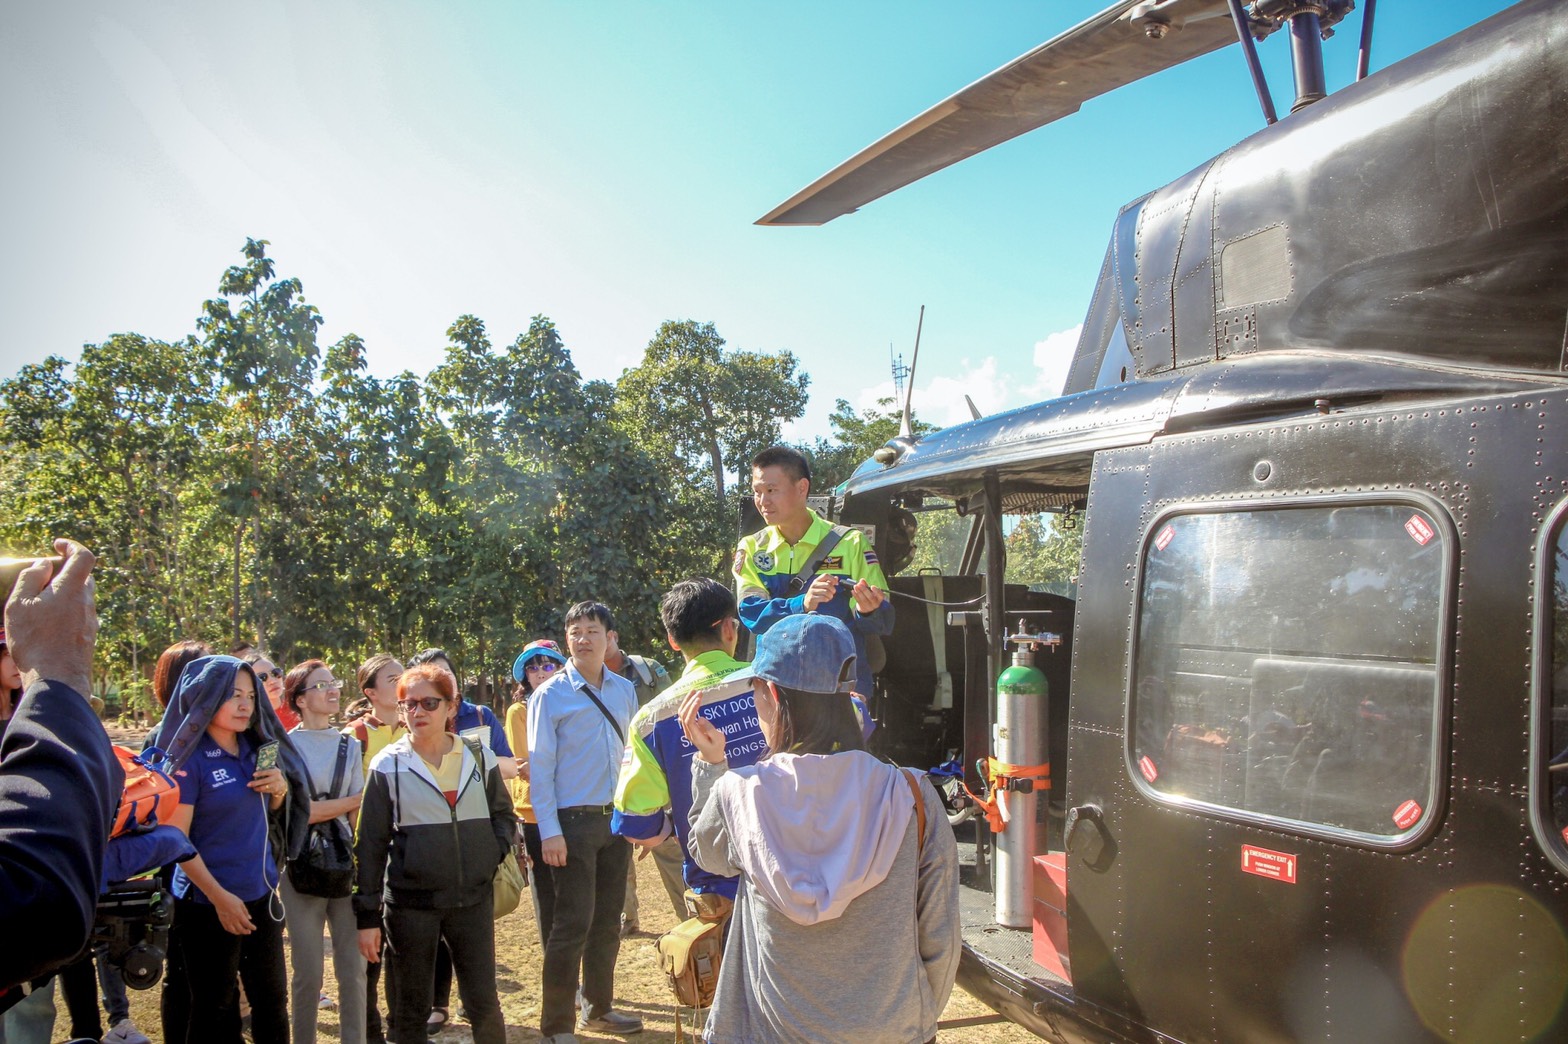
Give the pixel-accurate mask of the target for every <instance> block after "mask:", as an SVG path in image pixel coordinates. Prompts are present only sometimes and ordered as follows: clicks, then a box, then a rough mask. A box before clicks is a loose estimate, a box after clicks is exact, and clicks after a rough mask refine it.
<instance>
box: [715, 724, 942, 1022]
mask: <svg viewBox="0 0 1568 1044" xmlns="http://www.w3.org/2000/svg"><path fill="white" fill-rule="evenodd" d="M901 775H902V773H901V771H900V770H899V769H897V768H895V767H893V766H892V765H888V764H886V763H884V762H881V761H878V760H877V759H876V758H874V757H872V756H871V755H870V754H867V753H865V752H864V751H848V752H845V753H842V754H831V755H817V754H775V755H773V756H772V757H769V758H767V759H766V760H764V761H762V762H759V763H758V764H756V765H750V766H746V767H744V768H739V769H735V770H733V771H728V770H726V769H725V768H724V767H722V766H716V765H709V764H707V763H706V762H704V761H703V760H702V759H701V758H694V759H693V760H692V778H691V784H692V807H691V825H692V832H691V839H690V848H691V856H692V860H693V861H694V862H696V863H697V865H698V866H700V867H702V868H703V869H704V870H707V871H708V872H709V873H714V874H722V875H726V876H728V875H735V874H739V875H741V884H740V889H739V892H738V893H737V895H736V897H735V913H734V918H733V920H732V921H731V922H730V927H729V937H728V940H727V942H726V943H725V947H724V963H723V967H722V968H721V970H720V972H719V988H718V995H717V997H715V999H714V1003H713V1007H712V1008H711V1009H710V1011H709V1015H708V1024H707V1031H706V1035H707V1039H708V1041H709V1042H710V1044H775V1042H783V1041H838V1040H853V1041H855V1042H856V1044H924V1042H926V1041H929V1040H931V1039H932V1038H934V1037H935V1036H936V1023H937V1017H938V1016H939V1015H940V1014H941V1012H942V1009H943V1008H944V1007H945V1006H946V1005H947V998H948V995H949V994H950V993H951V992H952V989H953V979H954V976H955V975H956V974H957V972H958V956H959V947H960V939H959V915H958V847H957V845H956V843H955V842H954V840H953V829H952V827H950V826H948V824H947V817H946V815H945V812H944V809H943V807H942V801H941V799H940V798H939V797H938V796H937V793H936V791H935V789H933V788H932V786H931V784H930V783H929V782H927V781H926V780H925V777H924V776H921V777H920V779H921V782H920V791H921V795H922V797H923V798H924V801H925V806H926V838H925V846H924V848H923V849H922V850H921V851H918V852H917V851H916V848H917V843H916V831H917V824H916V820H915V817H914V815H913V811H914V800H913V795H912V794H911V793H910V790H909V785H908V783H906V782H905V781H904V780H903V779H901V778H900V776H901Z"/></svg>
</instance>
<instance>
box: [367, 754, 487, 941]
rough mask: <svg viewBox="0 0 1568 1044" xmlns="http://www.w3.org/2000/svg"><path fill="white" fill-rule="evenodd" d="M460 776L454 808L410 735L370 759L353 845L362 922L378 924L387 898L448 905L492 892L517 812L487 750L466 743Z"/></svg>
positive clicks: (401, 902) (466, 902) (469, 902)
mask: <svg viewBox="0 0 1568 1044" xmlns="http://www.w3.org/2000/svg"><path fill="white" fill-rule="evenodd" d="M476 754H477V756H478V759H479V760H476V759H475V756H476ZM459 779H460V780H461V782H460V783H459V785H458V797H457V806H456V807H455V808H454V807H452V806H451V805H449V804H448V803H447V800H446V795H445V794H443V793H441V791H440V789H438V788H437V786H436V782H435V777H434V776H433V775H432V774H431V772H430V767H429V766H428V765H426V764H425V762H424V759H423V758H421V757H420V756H419V755H418V754H417V753H415V751H414V749H413V746H412V740H411V737H409V736H402V737H400V738H398V739H396V740H394V741H393V742H392V743H390V744H388V745H387V746H386V747H385V748H383V749H382V751H381V753H379V754H377V755H376V756H375V758H373V759H372V760H371V762H370V774H369V776H368V778H367V779H366V780H365V796H364V800H363V802H362V803H361V805H360V807H359V837H358V840H357V842H356V844H355V846H354V852H355V855H356V856H357V857H358V861H359V887H358V888H357V889H356V894H355V896H354V913H355V915H356V916H357V918H358V920H359V926H360V927H361V928H379V927H380V926H381V907H382V904H383V903H390V904H392V905H394V906H407V907H413V908H416V909H426V910H429V909H442V910H444V909H453V908H455V907H462V906H472V905H473V904H474V903H477V902H481V901H488V900H489V899H490V896H491V882H492V881H493V880H494V878H495V868H496V867H497V866H498V865H500V863H501V860H503V859H505V858H506V854H507V852H509V851H510V850H511V848H512V841H513V838H515V837H516V833H517V817H516V815H515V814H514V813H513V811H512V798H511V795H510V794H508V793H507V790H506V786H505V785H504V784H503V783H502V781H501V770H500V768H499V767H498V765H497V762H496V759H495V755H494V754H492V753H491V752H490V751H489V750H487V749H485V748H484V747H482V746H480V745H479V744H476V743H464V744H463V769H462V775H461V776H460V777H459Z"/></svg>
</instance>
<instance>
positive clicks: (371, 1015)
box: [365, 942, 396, 1044]
mask: <svg viewBox="0 0 1568 1044" xmlns="http://www.w3.org/2000/svg"><path fill="white" fill-rule="evenodd" d="M387 960H388V954H387V948H386V944H385V942H383V943H382V946H381V960H379V961H366V962H365V1044H386V1039H387V1036H386V1031H385V1030H383V1029H382V1027H381V1007H380V1004H379V1002H378V1001H377V999H376V984H377V983H379V982H380V981H381V969H382V967H383V966H385V965H387ZM386 980H387V1022H388V1023H390V1022H391V1021H392V1006H393V1005H394V1004H395V1003H396V1001H394V1000H393V999H392V970H391V968H390V966H388V967H387V974H386Z"/></svg>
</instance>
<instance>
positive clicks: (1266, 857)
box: [1241, 845, 1296, 884]
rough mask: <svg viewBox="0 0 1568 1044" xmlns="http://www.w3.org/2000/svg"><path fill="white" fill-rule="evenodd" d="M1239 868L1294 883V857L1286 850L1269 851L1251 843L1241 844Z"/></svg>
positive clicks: (1260, 875) (1261, 875) (1250, 872)
mask: <svg viewBox="0 0 1568 1044" xmlns="http://www.w3.org/2000/svg"><path fill="white" fill-rule="evenodd" d="M1241 869H1242V871H1243V872H1245V873H1249V874H1256V875H1257V876H1259V877H1267V878H1269V879H1270V880H1274V881H1283V882H1285V883H1286V884H1295V883H1296V857H1295V856H1293V855H1291V854H1290V853H1288V852H1271V851H1270V850H1269V849H1267V848H1257V847H1254V846H1253V845H1242V846H1241Z"/></svg>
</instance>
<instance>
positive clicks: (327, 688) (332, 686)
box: [299, 678, 343, 692]
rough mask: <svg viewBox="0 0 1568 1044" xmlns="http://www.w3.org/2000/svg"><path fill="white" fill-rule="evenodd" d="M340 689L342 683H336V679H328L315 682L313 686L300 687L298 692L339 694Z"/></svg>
mask: <svg viewBox="0 0 1568 1044" xmlns="http://www.w3.org/2000/svg"><path fill="white" fill-rule="evenodd" d="M342 689H343V683H342V682H340V681H338V680H337V679H336V678H329V679H328V680H326V681H319V682H316V683H315V684H314V685H301V686H300V688H299V691H300V692H341V691H342Z"/></svg>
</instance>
